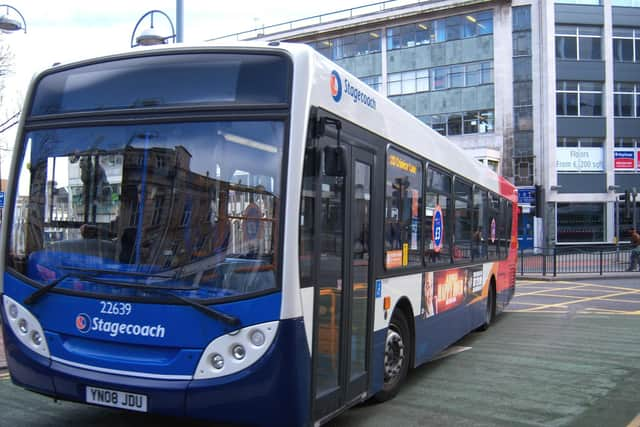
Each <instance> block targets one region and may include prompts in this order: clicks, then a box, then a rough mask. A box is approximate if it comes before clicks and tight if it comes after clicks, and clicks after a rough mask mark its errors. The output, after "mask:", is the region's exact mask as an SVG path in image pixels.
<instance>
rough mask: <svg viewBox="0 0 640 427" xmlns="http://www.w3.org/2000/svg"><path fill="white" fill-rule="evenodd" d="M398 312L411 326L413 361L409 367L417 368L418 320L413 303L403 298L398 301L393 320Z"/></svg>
mask: <svg viewBox="0 0 640 427" xmlns="http://www.w3.org/2000/svg"><path fill="white" fill-rule="evenodd" d="M396 311H398V312H400V313H402V314H403V315H404V317H405V319H406V320H407V324H408V326H409V339H410V340H411V353H410V357H411V359H410V360H409V367H410V368H414V367H415V366H414V363H415V359H416V357H415V353H416V349H415V347H416V346H415V343H416V319H415V316H414V313H413V307H412V306H411V302H410V301H409V298H407V297H402V298H400V299H399V300H398V302H397V304H396V306H395V308H394V309H393V313H392V314H391V318H393V316H394V315H395V314H396ZM391 318H389V321H391Z"/></svg>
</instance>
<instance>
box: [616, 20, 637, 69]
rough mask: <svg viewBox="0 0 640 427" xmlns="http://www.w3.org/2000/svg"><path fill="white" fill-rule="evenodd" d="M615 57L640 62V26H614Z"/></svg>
mask: <svg viewBox="0 0 640 427" xmlns="http://www.w3.org/2000/svg"><path fill="white" fill-rule="evenodd" d="M613 59H614V60H615V61H616V62H640V28H620V27H618V28H615V27H614V28H613Z"/></svg>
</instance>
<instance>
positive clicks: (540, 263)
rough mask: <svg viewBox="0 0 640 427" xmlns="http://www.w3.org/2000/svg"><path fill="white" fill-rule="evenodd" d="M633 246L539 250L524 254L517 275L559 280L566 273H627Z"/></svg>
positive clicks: (521, 255)
mask: <svg viewBox="0 0 640 427" xmlns="http://www.w3.org/2000/svg"><path fill="white" fill-rule="evenodd" d="M630 257H631V247H630V246H618V247H606V248H585V249H581V248H562V247H554V248H535V249H534V250H533V251H531V250H527V251H524V250H520V253H519V258H518V268H517V274H518V275H520V276H523V275H525V274H542V275H543V276H546V275H551V276H557V275H558V274H564V273H578V274H579V273H591V274H599V275H603V274H605V273H616V272H623V271H626V270H627V268H629V262H630Z"/></svg>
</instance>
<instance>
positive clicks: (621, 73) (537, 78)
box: [233, 0, 640, 248]
mask: <svg viewBox="0 0 640 427" xmlns="http://www.w3.org/2000/svg"><path fill="white" fill-rule="evenodd" d="M367 6H369V7H367ZM370 6H371V5H366V6H362V7H361V8H354V9H352V10H350V11H349V18H348V19H344V11H341V12H342V13H341V14H338V13H337V12H336V14H337V16H336V19H335V20H333V21H332V20H331V16H332V14H331V13H329V14H327V15H326V16H320V17H315V18H318V19H317V23H316V24H313V23H312V21H309V20H299V21H300V22H303V23H304V26H300V27H299V28H295V27H294V26H292V23H287V25H284V24H279V25H277V26H274V27H273V32H269V31H267V30H268V29H269V28H268V27H267V28H266V29H265V28H263V29H260V31H259V32H260V34H257V32H258V30H252V31H248V32H245V33H240V34H238V35H233V36H234V37H236V38H241V39H256V38H259V39H262V40H269V41H270V40H279V41H293V42H301V43H307V44H309V45H311V46H312V47H314V48H315V49H316V50H317V51H318V52H320V53H321V54H323V55H324V56H326V57H328V58H330V59H332V60H333V61H335V62H336V63H338V64H339V65H340V66H342V67H344V68H345V69H346V70H348V71H349V72H351V73H352V74H354V75H355V76H356V77H359V78H360V79H362V80H363V81H364V82H365V83H366V84H368V85H369V86H371V87H372V88H373V89H375V90H377V91H378V92H380V93H381V94H383V95H386V96H388V97H389V98H390V99H391V100H393V101H394V102H396V103H397V104H398V105H399V106H401V107H402V108H404V109H406V110H407V111H409V112H410V113H412V114H414V115H415V116H416V117H417V118H418V119H419V120H421V121H423V122H424V123H426V124H427V125H429V126H431V127H432V128H433V129H435V130H437V131H438V132H440V133H442V134H443V135H446V136H448V137H449V139H451V140H452V141H454V142H456V143H458V144H459V145H461V146H462V147H463V148H465V149H467V150H468V151H469V152H470V154H471V155H472V156H474V157H476V158H477V159H478V160H479V161H481V162H482V163H484V164H485V165H487V167H491V168H493V169H496V170H497V171H498V172H500V173H501V174H502V175H504V176H505V177H506V178H507V179H508V180H510V181H512V182H513V183H514V184H516V185H517V186H519V187H521V188H522V189H523V191H525V192H528V194H531V192H532V191H533V192H534V193H536V192H537V197H535V200H531V199H529V200H527V201H525V202H522V203H521V208H522V209H521V218H520V223H521V228H520V229H521V231H522V235H523V236H522V237H523V238H522V239H521V240H520V244H521V247H523V248H529V247H533V246H545V247H549V246H554V245H571V244H576V245H583V244H585V243H586V244H611V243H614V242H616V241H623V242H624V241H627V240H628V238H629V233H628V230H629V228H630V227H632V226H633V225H634V224H636V226H637V227H640V194H638V195H637V196H635V197H636V198H635V202H636V203H635V204H634V203H633V202H634V194H637V193H638V192H640V2H639V1H638V0H555V1H548V2H539V1H535V0H512V1H510V2H505V1H501V0H493V1H492V0H484V1H483V0H478V1H473V2H469V1H465V0H459V1H458V0H449V1H430V2H416V3H415V4H407V3H406V2H399V3H398V6H395V4H394V2H393V1H390V2H386V3H385V6H384V8H382V10H380V11H378V12H373V13H372V12H371V7H370ZM359 9H363V12H362V14H360V15H359V14H358V11H359ZM310 19H311V18H310ZM310 22H311V24H310ZM283 28H286V29H285V30H284V31H280V30H281V29H283ZM554 101H555V103H554ZM534 189H535V190H534ZM625 195H626V198H625ZM536 204H537V205H539V206H536ZM634 215H635V217H634ZM534 225H535V227H534ZM534 228H535V229H536V233H533V232H532V230H533V229H534Z"/></svg>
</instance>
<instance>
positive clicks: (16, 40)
mask: <svg viewBox="0 0 640 427" xmlns="http://www.w3.org/2000/svg"><path fill="white" fill-rule="evenodd" d="M372 3H376V1H375V0H369V1H367V0H323V1H321V2H309V1H303V0H271V1H266V0H231V1H228V0H227V1H225V0H183V4H184V41H185V43H198V42H201V41H204V40H207V39H211V38H215V37H222V36H226V35H229V34H234V33H237V32H242V31H248V30H251V29H254V28H257V27H261V26H269V25H275V24H280V23H283V22H286V21H291V20H295V19H301V18H307V17H310V16H315V15H320V14H325V13H330V12H335V11H339V10H344V9H349V8H353V7H358V6H363V5H368V4H372ZM6 4H9V5H10V6H12V7H14V8H16V9H18V10H19V11H20V13H21V14H22V15H23V16H24V19H25V21H26V23H27V32H26V34H25V33H13V34H5V35H1V36H0V43H2V44H5V45H8V46H9V49H10V50H11V52H12V53H13V56H14V60H13V63H14V67H13V73H12V75H11V76H9V77H8V78H7V80H6V81H5V83H6V89H5V91H4V93H3V99H2V104H1V105H0V123H1V122H4V121H5V120H6V119H7V118H9V117H11V116H12V115H13V114H15V113H16V112H17V111H19V109H20V107H21V105H22V101H23V99H24V96H25V94H26V92H27V87H28V84H29V82H30V80H31V78H32V76H33V74H34V73H35V72H37V71H39V70H42V69H44V68H47V67H49V66H51V65H52V64H54V63H56V62H61V63H65V62H69V61H72V60H75V59H81V58H89V57H93V56H99V55H103V54H108V53H111V52H117V51H126V50H128V49H130V48H131V47H130V46H131V38H132V34H133V33H134V28H135V27H136V23H137V22H138V20H139V19H140V18H142V16H143V15H144V14H145V13H147V12H149V11H151V10H160V11H162V12H164V13H166V14H167V15H168V16H169V18H170V19H171V20H172V21H173V23H174V25H175V22H176V19H175V16H176V1H175V0H133V1H131V0H130V1H124V0H111V1H96V0H47V1H42V0H8V1H7V3H6ZM391 4H393V2H392V3H391ZM6 12H7V10H6V9H5V8H4V7H3V8H0V15H3V14H5V13H6ZM9 16H10V17H12V18H14V19H18V18H19V17H18V15H17V14H15V12H13V11H12V10H9ZM154 24H155V27H156V28H157V29H158V30H160V31H163V30H166V31H167V34H170V24H169V21H168V20H167V19H166V18H164V17H163V16H161V15H159V14H154ZM149 26H150V21H149V17H147V18H145V20H144V21H142V22H141V24H140V25H139V26H138V28H137V30H136V32H135V35H136V36H137V35H139V33H140V32H141V31H142V30H144V29H145V28H148V27H149ZM14 129H15V127H14V128H12V129H11V130H9V131H6V132H2V133H0V161H1V162H2V163H1V164H0V166H1V168H0V173H1V174H2V177H3V178H5V179H6V176H7V173H6V171H7V170H8V159H7V158H8V157H10V155H9V154H10V153H8V152H7V150H8V149H11V147H12V146H13V143H14V141H13V140H14V138H15V133H14V132H13V131H14Z"/></svg>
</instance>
